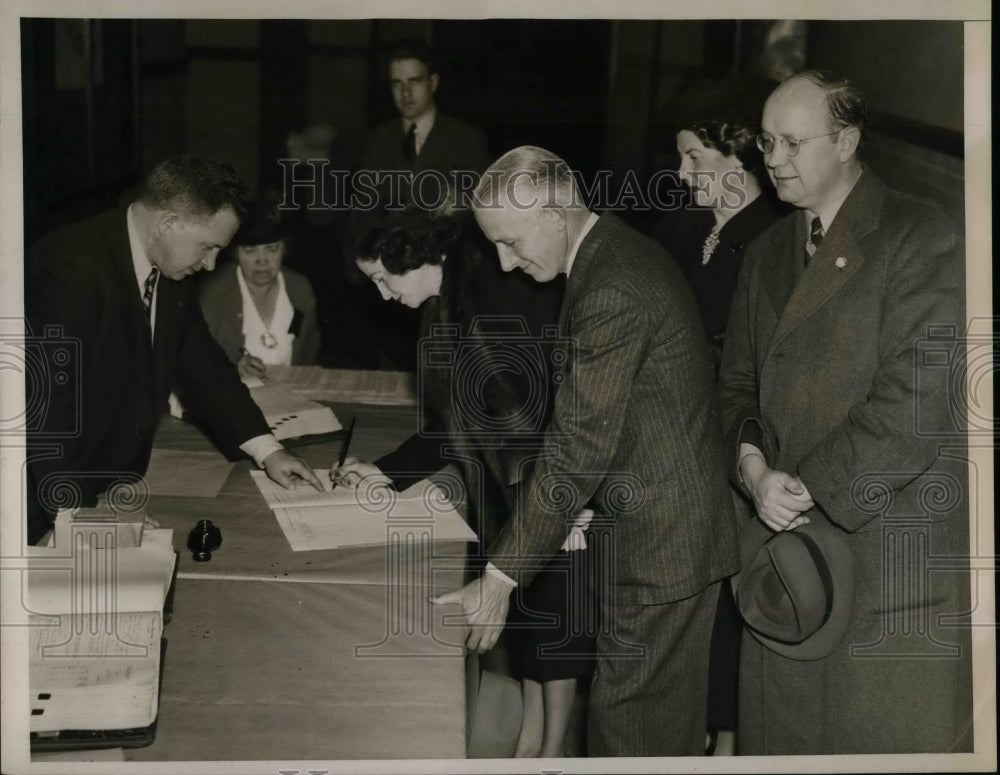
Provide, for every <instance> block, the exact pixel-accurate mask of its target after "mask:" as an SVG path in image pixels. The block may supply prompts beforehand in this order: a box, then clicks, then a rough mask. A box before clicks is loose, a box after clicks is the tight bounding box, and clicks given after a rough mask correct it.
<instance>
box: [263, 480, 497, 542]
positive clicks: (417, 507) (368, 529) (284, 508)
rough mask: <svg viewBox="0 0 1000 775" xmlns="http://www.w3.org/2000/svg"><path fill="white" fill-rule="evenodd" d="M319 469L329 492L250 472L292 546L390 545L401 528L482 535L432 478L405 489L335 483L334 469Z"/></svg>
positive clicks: (444, 536) (436, 536)
mask: <svg viewBox="0 0 1000 775" xmlns="http://www.w3.org/2000/svg"><path fill="white" fill-rule="evenodd" d="M315 471H316V476H318V477H319V479H320V481H321V482H323V483H324V487H325V489H324V491H323V492H318V491H317V490H314V489H313V488H312V487H311V486H310V485H306V484H301V485H298V486H296V487H293V488H292V489H290V490H286V489H284V488H283V487H282V486H281V485H279V484H276V483H275V482H272V481H271V480H270V479H268V478H267V474H265V473H264V472H263V471H251V472H250V474H251V476H253V478H254V482H255V483H256V484H257V487H258V488H259V489H260V492H261V494H262V495H263V496H264V499H265V500H266V501H267V505H268V506H269V507H270V508H271V509H272V510H273V511H274V516H275V518H276V519H277V520H278V524H279V525H281V529H282V530H283V531H284V533H285V538H286V539H288V544H289V546H291V548H292V551H295V552H302V551H308V550H312V549H337V548H339V547H344V546H372V545H379V544H387V543H389V542H390V541H391V540H392V539H393V537H394V536H398V535H399V534H400V533H401V532H420V533H422V534H425V535H427V534H429V538H430V540H433V541H476V540H478V539H477V538H476V534H475V533H474V532H473V531H472V529H471V528H470V527H469V526H468V524H466V522H465V520H463V519H462V517H461V516H460V515H459V513H458V512H457V511H455V508H454V506H452V505H451V503H449V502H448V499H447V496H446V495H445V492H444V490H442V489H441V488H440V487H438V486H437V485H436V484H434V483H433V482H431V481H430V480H428V479H424V480H422V481H420V482H417V483H416V484H415V485H413V486H412V487H410V489H408V490H404V491H403V492H396V491H394V490H392V489H391V488H388V487H383V486H378V487H365V486H364V485H362V486H360V487H358V488H357V489H355V488H353V487H343V486H341V487H336V488H334V487H333V485H332V484H331V483H330V480H329V471H328V469H325V468H323V469H320V468H317V469H315Z"/></svg>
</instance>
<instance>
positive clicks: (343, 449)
mask: <svg viewBox="0 0 1000 775" xmlns="http://www.w3.org/2000/svg"><path fill="white" fill-rule="evenodd" d="M357 421H358V418H357V417H352V418H351V427H350V428H348V429H347V435H346V436H344V443H343V444H342V445H341V447H340V459H339V460H338V461H337V471H338V472H339V471H340V469H341V468H343V467H344V461H345V460H347V450H349V449H350V448H351V437H352V436H353V435H354V424H355V423H356V422H357ZM331 479H333V477H331ZM333 483H334V486H336V485H337V480H336V479H333Z"/></svg>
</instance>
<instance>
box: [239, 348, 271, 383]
mask: <svg viewBox="0 0 1000 775" xmlns="http://www.w3.org/2000/svg"><path fill="white" fill-rule="evenodd" d="M236 369H237V370H238V371H239V373H240V377H241V378H242V379H248V378H251V377H256V378H257V379H264V377H266V376H267V366H265V365H264V361H262V360H261V359H260V358H258V357H257V356H256V355H251V354H250V353H248V352H247V351H246V350H243V354H242V355H241V356H240V359H239V361H238V362H237V363H236Z"/></svg>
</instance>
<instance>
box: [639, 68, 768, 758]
mask: <svg viewBox="0 0 1000 775" xmlns="http://www.w3.org/2000/svg"><path fill="white" fill-rule="evenodd" d="M772 87H773V84H771V83H770V82H759V81H756V80H753V81H751V80H744V79H741V80H736V79H734V80H731V81H720V82H714V83H711V84H709V85H705V84H702V85H700V86H697V87H695V88H693V89H690V90H687V91H685V92H683V93H682V94H680V95H679V96H678V98H677V99H676V100H675V101H674V102H673V104H672V105H671V106H670V108H669V114H670V119H669V126H670V130H671V134H672V135H673V136H674V139H675V140H676V144H677V153H678V154H679V155H680V167H679V169H678V177H679V178H680V179H681V181H683V183H684V184H685V185H686V186H687V187H688V188H689V190H690V192H691V200H690V205H689V206H688V207H685V208H684V209H680V210H675V211H673V212H669V213H667V214H666V215H664V217H663V218H662V219H661V220H660V221H659V223H658V224H657V225H656V227H655V229H654V231H653V236H654V238H656V239H657V240H658V241H659V242H660V243H661V244H662V245H663V246H664V247H666V249H667V251H668V252H669V253H670V255H671V256H673V258H674V260H675V261H677V263H678V264H680V266H681V269H683V271H684V276H685V277H686V278H687V280H688V283H689V284H690V286H691V289H692V291H693V292H694V296H695V300H696V302H697V304H698V310H699V312H700V313H701V319H702V323H703V324H704V326H705V333H706V335H707V336H708V339H709V343H710V345H711V347H712V354H713V360H714V363H715V370H716V374H718V370H719V364H720V362H721V360H722V346H723V339H724V337H725V332H726V323H727V321H728V318H729V305H730V303H731V302H732V299H733V293H734V292H735V290H736V278H737V276H738V274H739V271H740V266H741V265H742V263H743V255H744V253H745V252H746V249H747V246H748V245H749V244H750V243H751V242H752V241H753V240H754V238H755V237H756V236H757V235H758V234H760V233H761V232H763V231H764V230H765V229H766V228H767V227H768V226H770V225H771V224H772V223H774V222H775V221H777V220H778V219H779V218H781V217H782V215H784V214H785V212H786V211H787V208H784V207H783V205H782V204H781V203H780V202H779V201H778V200H777V198H776V197H775V196H774V192H773V189H772V188H771V185H770V182H769V181H768V179H767V173H766V170H765V169H764V159H763V156H762V155H761V152H760V151H759V150H758V148H757V145H756V143H755V140H754V138H755V136H756V134H757V131H758V125H759V123H760V114H761V109H762V108H763V105H764V100H765V99H766V97H767V94H768V92H769V91H770V89H771V88H772ZM737 497H738V496H737ZM740 503H741V510H743V511H746V505H745V504H743V501H742V500H740ZM741 629H742V627H741V623H740V615H739V611H738V610H737V608H736V605H735V603H734V601H733V599H732V593H731V592H730V590H729V585H728V584H723V585H722V589H721V592H720V595H719V606H718V608H717V610H716V617H715V628H714V630H713V633H712V653H711V658H710V666H709V709H708V729H709V735H710V741H711V742H710V746H709V747H710V749H711V750H712V752H713V753H715V754H716V755H723V754H732V753H734V752H735V745H736V741H735V730H736V708H737V706H736V685H737V678H738V677H737V665H738V663H739V651H740V649H739V646H740V638H741Z"/></svg>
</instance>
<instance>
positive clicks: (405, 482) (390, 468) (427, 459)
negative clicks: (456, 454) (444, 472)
mask: <svg viewBox="0 0 1000 775" xmlns="http://www.w3.org/2000/svg"><path fill="white" fill-rule="evenodd" d="M445 443H447V440H446V439H445V438H444V437H443V436H441V435H431V434H428V433H426V429H425V432H424V433H415V434H413V435H412V436H410V438H408V439H407V440H406V441H404V442H403V443H402V444H400V445H399V446H398V447H397V448H396V449H395V450H393V451H392V452H390V453H389V454H388V455H383V456H382V457H380V458H379V459H378V460H376V461H375V465H377V466H378V467H379V469H380V470H381V471H382V473H383V474H385V475H386V476H388V477H389V478H390V479H391V480H392V486H393V487H394V488H395V489H396V490H398V491H400V492H402V491H403V490H406V489H408V488H409V487H412V486H413V485H414V484H416V483H417V482H419V481H420V480H421V479H426V478H427V476H428V475H430V474H432V473H434V472H435V471H438V470H440V469H442V468H444V466H445V464H446V463H447V462H448V461H446V460H445V459H444V457H443V456H442V455H441V445H442V444H445Z"/></svg>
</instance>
